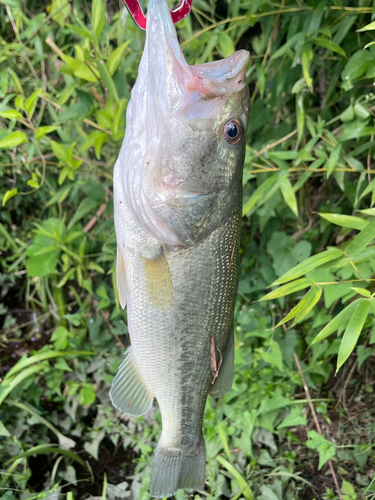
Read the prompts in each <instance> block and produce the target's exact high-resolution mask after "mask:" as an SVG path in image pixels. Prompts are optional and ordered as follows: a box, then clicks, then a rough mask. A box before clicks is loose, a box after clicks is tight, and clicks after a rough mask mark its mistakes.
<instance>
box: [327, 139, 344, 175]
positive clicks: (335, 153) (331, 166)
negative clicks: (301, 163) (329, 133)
mask: <svg viewBox="0 0 375 500" xmlns="http://www.w3.org/2000/svg"><path fill="white" fill-rule="evenodd" d="M340 153H341V144H340V143H338V144H336V146H335V147H334V148H333V149H332V151H331V154H330V155H329V158H328V160H327V161H326V164H325V168H326V169H327V178H329V177H330V175H331V174H332V172H333V171H334V170H335V167H336V165H337V162H338V161H339V158H340Z"/></svg>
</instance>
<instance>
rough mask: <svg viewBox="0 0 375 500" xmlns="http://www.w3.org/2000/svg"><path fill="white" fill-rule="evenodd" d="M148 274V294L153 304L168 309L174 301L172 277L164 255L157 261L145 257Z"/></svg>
mask: <svg viewBox="0 0 375 500" xmlns="http://www.w3.org/2000/svg"><path fill="white" fill-rule="evenodd" d="M143 262H144V265H145V272H146V287H147V294H148V296H149V298H150V301H151V304H153V305H154V306H155V307H157V308H158V309H167V308H168V307H169V306H170V305H171V304H172V301H173V285H172V276H171V271H170V269H169V265H168V262H167V259H166V258H165V256H164V253H161V255H160V257H158V258H156V259H147V258H145V257H143Z"/></svg>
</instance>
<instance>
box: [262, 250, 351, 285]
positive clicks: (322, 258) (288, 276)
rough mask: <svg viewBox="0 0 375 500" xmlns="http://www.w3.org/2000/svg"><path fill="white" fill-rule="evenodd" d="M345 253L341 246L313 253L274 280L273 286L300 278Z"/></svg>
mask: <svg viewBox="0 0 375 500" xmlns="http://www.w3.org/2000/svg"><path fill="white" fill-rule="evenodd" d="M343 255H344V252H343V251H342V250H340V249H339V248H330V249H329V250H326V251H325V252H321V253H318V254H317V255H313V256H312V257H309V258H308V259H306V260H304V261H303V262H301V263H300V264H297V265H296V266H295V267H293V268H292V269H291V270H290V271H288V272H286V273H285V274H283V275H282V276H281V277H280V278H278V279H277V280H276V281H274V282H273V283H272V284H271V285H270V287H271V286H276V285H281V284H283V283H286V282H288V281H292V280H295V279H296V278H299V277H300V276H302V275H303V274H306V273H308V272H310V271H312V270H313V269H316V268H317V267H319V266H321V265H323V264H326V263H327V262H330V261H332V260H335V259H338V258H339V257H342V256H343Z"/></svg>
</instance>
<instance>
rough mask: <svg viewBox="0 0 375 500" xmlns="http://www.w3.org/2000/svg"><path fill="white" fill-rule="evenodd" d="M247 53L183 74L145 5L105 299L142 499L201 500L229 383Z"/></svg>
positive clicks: (158, 13)
mask: <svg viewBox="0 0 375 500" xmlns="http://www.w3.org/2000/svg"><path fill="white" fill-rule="evenodd" d="M248 62H249V53H248V52H247V51H246V50H239V51H237V52H235V53H234V54H232V55H231V56H229V57H227V58H225V59H222V60H219V61H213V62H208V63H205V64H198V65H192V66H190V65H189V64H188V63H187V62H186V60H185V58H184V55H183V53H182V50H181V47H180V45H179V41H178V38H177V34H176V29H175V26H174V24H173V22H172V19H171V15H170V11H169V8H168V2H167V0H150V2H149V4H148V11H147V30H146V41H145V47H144V52H143V55H142V58H141V62H140V65H139V71H138V76H137V80H136V83H135V85H134V87H133V89H132V93H131V99H130V101H129V104H128V107H127V111H126V131H125V137H124V140H123V144H122V147H121V150H120V153H119V157H118V159H117V161H116V164H115V167H114V178H113V200H114V223H115V231H116V239H117V288H118V293H119V301H120V304H121V307H122V308H125V306H126V307H127V320H128V329H129V335H130V341H131V346H130V347H129V348H128V350H127V351H126V354H125V358H124V360H123V362H122V363H121V365H120V367H119V370H118V372H117V374H116V376H115V378H114V380H113V384H112V387H111V391H110V397H111V401H112V403H113V405H114V406H115V407H116V408H117V409H118V410H120V411H121V412H123V413H125V414H129V415H135V416H139V415H144V414H145V413H147V412H148V411H149V410H150V408H151V406H152V404H153V400H154V398H156V400H157V402H158V404H159V408H160V412H161V417H162V433H161V437H160V441H159V443H158V445H157V449H156V453H155V457H154V462H153V468H152V473H151V480H150V494H151V496H152V497H155V498H162V497H168V496H171V495H173V493H175V492H176V491H177V490H178V489H188V490H198V491H200V490H203V489H204V487H205V466H206V457H205V442H204V437H203V432H202V423H203V415H204V410H205V405H206V400H207V396H208V394H211V395H212V396H214V397H221V396H223V395H224V394H225V393H226V392H227V391H228V390H229V389H230V388H231V386H232V383H233V374H234V307H235V302H236V297H237V289H238V278H239V268H240V253H239V245H240V228H241V220H242V175H243V165H244V157H245V148H246V145H245V143H246V130H247V124H248V114H249V106H250V104H249V91H248V86H247V82H246V70H247V66H248Z"/></svg>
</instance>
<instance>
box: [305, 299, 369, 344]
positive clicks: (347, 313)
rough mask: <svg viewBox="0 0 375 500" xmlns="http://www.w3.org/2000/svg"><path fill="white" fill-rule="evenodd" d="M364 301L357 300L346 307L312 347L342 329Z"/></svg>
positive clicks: (320, 333)
mask: <svg viewBox="0 0 375 500" xmlns="http://www.w3.org/2000/svg"><path fill="white" fill-rule="evenodd" d="M362 301H363V299H357V300H354V301H353V302H351V303H350V304H349V305H348V306H346V307H345V309H343V310H342V311H341V312H339V314H337V316H335V317H334V318H333V319H331V321H330V322H329V323H328V324H327V325H326V326H325V327H324V328H323V330H321V331H320V332H319V333H318V335H317V336H316V337H315V339H314V340H313V341H312V342H311V345H313V344H316V343H317V342H320V341H321V340H323V339H325V338H327V337H329V336H330V335H332V333H334V332H335V331H336V330H338V329H339V328H340V326H341V325H342V324H343V323H345V322H346V321H349V318H350V317H351V315H352V314H353V311H354V310H355V309H356V308H357V307H358V305H359V304H360V303H361V302H362Z"/></svg>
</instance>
